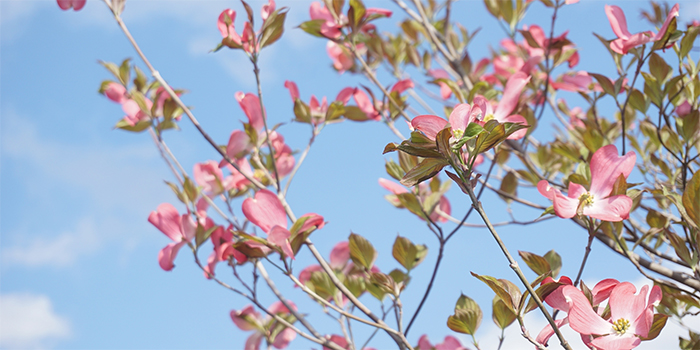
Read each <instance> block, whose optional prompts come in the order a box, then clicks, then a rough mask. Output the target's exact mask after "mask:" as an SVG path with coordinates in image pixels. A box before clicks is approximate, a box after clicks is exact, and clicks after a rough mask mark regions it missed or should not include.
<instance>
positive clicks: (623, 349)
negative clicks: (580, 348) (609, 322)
mask: <svg viewBox="0 0 700 350" xmlns="http://www.w3.org/2000/svg"><path fill="white" fill-rule="evenodd" d="M641 342H642V340H641V339H639V338H637V337H635V336H634V335H633V334H631V333H627V334H624V335H622V336H619V335H617V334H610V335H606V336H604V337H600V338H595V339H593V341H591V345H593V346H595V347H596V348H597V349H600V350H629V349H632V348H635V347H637V345H639V344H640V343H641Z"/></svg>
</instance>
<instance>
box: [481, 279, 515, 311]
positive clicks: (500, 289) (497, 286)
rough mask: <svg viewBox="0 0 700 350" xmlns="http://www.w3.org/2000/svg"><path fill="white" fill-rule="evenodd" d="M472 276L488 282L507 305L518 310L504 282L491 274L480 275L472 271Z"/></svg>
mask: <svg viewBox="0 0 700 350" xmlns="http://www.w3.org/2000/svg"><path fill="white" fill-rule="evenodd" d="M471 274H472V276H474V277H476V278H478V279H479V280H480V281H482V282H484V283H486V285H487V286H489V288H491V290H493V291H494V293H496V295H497V296H498V297H499V298H501V300H503V302H504V303H505V305H506V307H507V308H508V309H510V310H511V311H513V312H516V309H515V307H516V306H517V305H516V304H513V299H512V298H511V296H510V294H509V293H508V290H507V289H506V287H505V286H504V285H503V283H502V282H501V281H499V280H497V279H495V278H493V277H491V276H480V275H478V274H475V273H474V272H471Z"/></svg>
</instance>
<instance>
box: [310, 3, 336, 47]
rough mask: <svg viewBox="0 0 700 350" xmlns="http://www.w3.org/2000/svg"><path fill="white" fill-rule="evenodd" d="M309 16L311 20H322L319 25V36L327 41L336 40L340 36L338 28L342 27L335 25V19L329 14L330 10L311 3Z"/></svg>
mask: <svg viewBox="0 0 700 350" xmlns="http://www.w3.org/2000/svg"><path fill="white" fill-rule="evenodd" d="M309 16H310V17H311V19H312V20H323V23H321V30H320V31H321V35H323V36H325V37H326V38H328V39H337V38H339V37H340V35H342V32H341V31H340V28H342V27H343V26H342V25H341V24H338V23H336V21H335V18H333V15H332V14H331V12H330V10H328V8H327V7H326V6H325V5H323V7H321V4H320V3H318V2H312V3H311V7H309Z"/></svg>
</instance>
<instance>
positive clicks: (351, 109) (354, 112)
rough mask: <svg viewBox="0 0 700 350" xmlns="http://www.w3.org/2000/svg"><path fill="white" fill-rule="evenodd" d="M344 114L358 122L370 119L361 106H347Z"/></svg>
mask: <svg viewBox="0 0 700 350" xmlns="http://www.w3.org/2000/svg"><path fill="white" fill-rule="evenodd" d="M343 116H344V117H345V118H346V119H349V120H352V121H356V122H364V121H367V120H369V118H368V117H367V113H365V112H363V111H362V110H361V109H360V107H357V106H345V113H343Z"/></svg>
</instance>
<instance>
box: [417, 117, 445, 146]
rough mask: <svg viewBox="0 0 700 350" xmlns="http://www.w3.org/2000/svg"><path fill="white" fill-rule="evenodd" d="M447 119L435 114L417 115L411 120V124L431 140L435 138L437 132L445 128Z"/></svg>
mask: <svg viewBox="0 0 700 350" xmlns="http://www.w3.org/2000/svg"><path fill="white" fill-rule="evenodd" d="M446 125H447V120H445V119H442V118H440V117H438V116H436V115H419V116H417V117H415V118H413V120H411V126H413V127H414V128H415V129H418V130H420V131H422V132H423V134H425V136H426V137H428V138H429V139H431V140H435V137H436V136H437V134H438V132H440V131H441V130H442V129H444V128H445V126H446Z"/></svg>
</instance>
